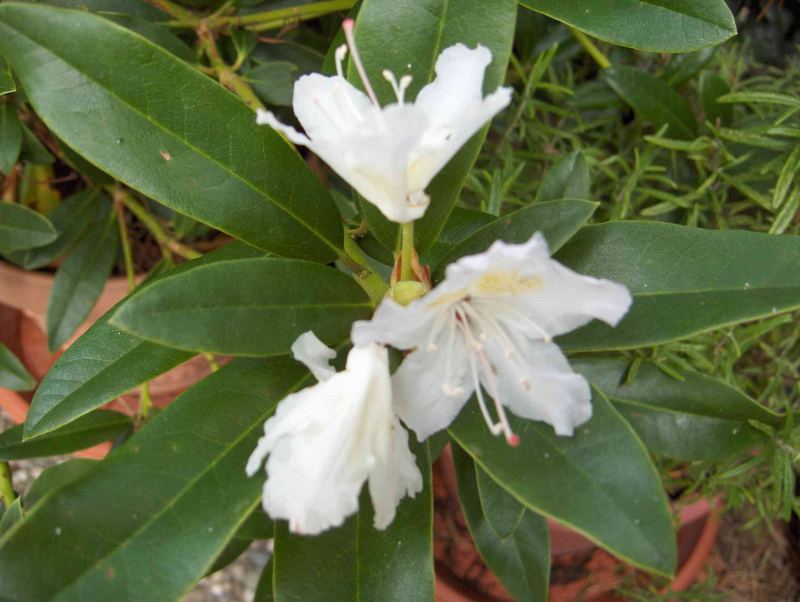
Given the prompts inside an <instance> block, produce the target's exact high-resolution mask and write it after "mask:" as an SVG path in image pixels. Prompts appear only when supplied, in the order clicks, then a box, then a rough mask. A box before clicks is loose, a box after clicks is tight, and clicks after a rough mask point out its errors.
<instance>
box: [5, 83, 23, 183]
mask: <svg viewBox="0 0 800 602" xmlns="http://www.w3.org/2000/svg"><path fill="white" fill-rule="evenodd" d="M0 73H2V71H0ZM2 83H3V82H2V81H0V87H2ZM21 150H22V128H20V125H19V119H18V118H17V109H16V107H15V106H14V103H13V102H0V173H3V174H8V173H11V170H12V169H14V166H15V165H16V164H17V160H18V159H19V153H20V151H21Z"/></svg>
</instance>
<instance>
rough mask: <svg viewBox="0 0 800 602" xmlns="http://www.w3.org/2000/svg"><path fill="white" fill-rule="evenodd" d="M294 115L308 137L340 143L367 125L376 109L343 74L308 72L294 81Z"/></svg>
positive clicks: (373, 118)
mask: <svg viewBox="0 0 800 602" xmlns="http://www.w3.org/2000/svg"><path fill="white" fill-rule="evenodd" d="M292 105H293V109H294V114H295V116H297V120H298V121H299V122H300V125H302V126H303V129H304V130H305V132H306V135H307V136H308V137H309V138H311V140H328V141H331V142H336V141H339V142H343V141H344V140H345V139H346V138H347V137H349V136H352V135H354V134H355V133H356V132H358V131H360V130H362V129H364V128H365V127H371V124H372V123H374V121H375V119H376V117H377V116H378V115H379V113H380V109H378V108H377V107H375V106H374V105H373V104H372V102H370V100H369V98H367V95H366V94H364V93H363V92H361V91H360V90H359V89H358V88H356V87H355V86H353V84H351V83H350V82H348V81H347V80H346V79H344V78H343V77H339V76H338V75H334V76H333V77H325V76H324V75H320V74H319V73H310V74H308V75H304V76H302V77H301V78H299V79H298V80H297V81H296V82H295V84H294V96H293V100H292Z"/></svg>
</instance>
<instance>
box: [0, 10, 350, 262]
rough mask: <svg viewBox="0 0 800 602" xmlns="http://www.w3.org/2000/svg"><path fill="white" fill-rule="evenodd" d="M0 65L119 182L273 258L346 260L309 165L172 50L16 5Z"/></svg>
mask: <svg viewBox="0 0 800 602" xmlns="http://www.w3.org/2000/svg"><path fill="white" fill-rule="evenodd" d="M54 32H70V35H54ZM75 32H80V35H76V34H75ZM98 48H102V49H103V51H102V52H98V51H97V49H98ZM0 53H2V54H3V55H4V56H5V57H6V59H7V60H8V62H9V64H10V65H11V66H12V67H13V68H14V70H15V72H17V73H19V74H20V81H21V83H22V85H23V87H24V88H25V92H26V93H27V95H28V97H29V99H30V102H31V104H32V105H33V107H34V108H35V109H36V112H37V114H38V115H39V116H40V117H41V118H42V119H43V120H44V122H45V123H47V125H48V127H50V129H51V130H52V131H53V132H54V133H55V134H56V135H58V137H59V138H61V139H62V140H64V142H66V143H67V144H68V145H70V146H71V147H72V148H73V149H74V150H75V151H76V152H77V153H78V154H80V155H81V156H83V157H85V158H86V159H87V160H88V161H89V162H91V163H93V164H95V165H96V166H97V167H99V168H100V169H102V170H103V171H105V172H107V173H109V174H110V175H112V176H114V177H115V178H117V179H118V180H121V181H123V182H125V183H126V184H128V185H130V186H131V187H133V188H135V189H137V190H139V191H140V192H142V193H144V194H145V195H146V196H148V197H150V198H152V199H154V200H156V201H158V202H160V203H162V204H164V205H166V206H168V207H170V208H172V209H174V210H176V211H178V212H181V213H184V214H186V215H188V216H190V217H193V218H195V219H197V220H198V221H201V222H204V223H206V224H208V225H210V226H213V227H214V228H217V229H219V230H222V231H224V232H227V233H229V234H231V235H233V236H235V237H237V238H240V239H242V240H244V241H246V242H248V243H250V244H253V245H254V246H257V247H260V248H262V249H265V250H267V251H270V252H274V253H277V254H281V255H288V256H293V257H302V258H305V259H312V260H316V261H322V262H328V261H330V260H332V259H334V258H335V257H336V256H337V254H338V253H339V251H338V249H339V247H340V246H341V241H342V227H341V222H340V219H339V216H338V214H337V212H336V209H335V207H334V203H333V201H332V199H331V198H330V195H329V194H328V193H327V191H326V190H325V188H324V187H323V185H322V184H321V183H320V182H319V180H318V179H317V178H316V177H315V176H313V175H312V174H311V172H310V171H309V170H308V168H307V167H306V166H305V164H304V162H303V160H302V159H301V157H300V156H299V155H298V154H297V153H295V152H294V151H293V150H292V149H291V147H290V146H289V145H288V144H287V143H286V142H285V141H284V140H282V139H281V138H280V137H279V136H278V134H277V133H275V132H274V131H272V129H271V128H267V127H258V126H256V124H255V118H254V115H253V113H252V111H251V110H250V109H249V108H248V107H247V106H246V105H245V104H244V103H243V102H242V101H241V100H239V99H238V98H236V97H235V96H233V95H232V94H231V93H230V92H228V91H227V90H225V89H224V88H223V87H222V86H220V85H218V84H216V83H215V82H213V81H212V80H211V79H210V78H208V77H207V76H205V75H203V74H202V73H200V72H198V71H197V70H195V69H193V68H192V67H191V66H189V65H187V64H185V63H184V62H182V61H181V60H180V59H178V58H176V57H175V56H173V55H171V54H170V53H168V52H167V51H165V50H164V49H162V48H160V47H158V46H156V45H154V44H152V43H151V42H149V41H148V40H146V39H145V38H143V37H141V36H139V35H137V34H136V33H133V32H131V31H129V30H127V29H125V28H123V27H120V26H119V25H116V24H114V23H112V22H110V21H108V20H106V19H103V18H100V17H98V16H96V15H93V14H90V13H86V12H83V11H70V10H63V9H56V8H52V7H48V6H45V5H39V4H17V3H13V2H8V3H3V4H2V5H1V6H0ZM109 65H113V66H114V68H113V69H110V68H109ZM145 91H147V92H145ZM87 103H88V104H87ZM79 106H83V107H87V106H90V107H91V109H92V110H84V111H76V110H75V107H79ZM98 124H102V127H99V128H98Z"/></svg>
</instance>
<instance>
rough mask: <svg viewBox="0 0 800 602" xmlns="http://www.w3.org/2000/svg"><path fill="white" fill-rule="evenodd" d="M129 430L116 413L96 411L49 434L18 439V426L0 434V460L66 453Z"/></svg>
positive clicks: (129, 423)
mask: <svg viewBox="0 0 800 602" xmlns="http://www.w3.org/2000/svg"><path fill="white" fill-rule="evenodd" d="M131 427H132V424H131V419H130V418H129V417H128V416H125V415H124V414H120V413H119V412H110V411H108V410H96V411H94V412H91V413H90V414H87V415H86V416H82V417H81V418H79V419H78V420H76V421H75V422H73V423H72V424H68V425H67V426H65V427H62V428H60V429H58V430H55V431H53V432H51V433H47V434H46V435H43V436H41V437H37V438H36V439H26V440H25V441H23V440H22V425H18V426H14V427H11V428H10V429H8V430H6V431H4V432H3V433H2V434H0V461H2V462H5V461H8V460H20V459H23V458H41V457H45V456H57V455H60V454H68V453H70V452H74V451H78V450H80V449H86V448H87V447H92V446H93V445H97V444H98V443H102V442H103V441H108V440H109V439H114V438H116V437H117V436H119V435H121V434H123V433H124V432H125V431H127V430H129V429H130V428H131Z"/></svg>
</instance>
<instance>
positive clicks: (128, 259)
mask: <svg viewBox="0 0 800 602" xmlns="http://www.w3.org/2000/svg"><path fill="white" fill-rule="evenodd" d="M117 191H119V187H118V188H117ZM114 209H116V211H117V225H118V226H119V238H120V242H122V257H123V259H124V260H125V275H126V276H127V277H128V291H132V290H133V289H134V288H136V273H135V271H134V267H133V253H132V252H131V241H130V238H128V227H127V226H126V224H125V205H124V204H123V203H122V199H120V197H119V194H118V193H117V194H115V195H114Z"/></svg>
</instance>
